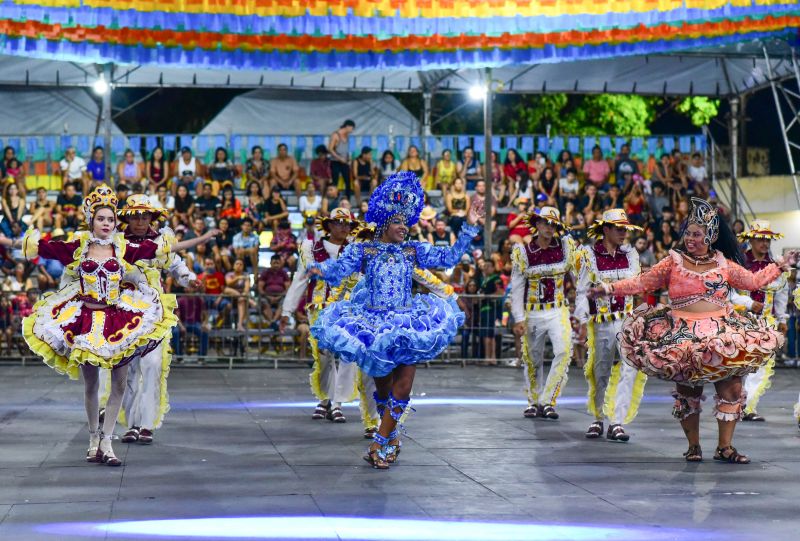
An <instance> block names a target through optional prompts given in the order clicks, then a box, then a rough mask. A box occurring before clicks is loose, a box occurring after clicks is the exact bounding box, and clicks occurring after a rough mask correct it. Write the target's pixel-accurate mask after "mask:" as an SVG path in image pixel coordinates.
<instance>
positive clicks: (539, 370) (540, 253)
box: [511, 207, 580, 419]
mask: <svg viewBox="0 0 800 541" xmlns="http://www.w3.org/2000/svg"><path fill="white" fill-rule="evenodd" d="M527 220H528V223H529V225H530V226H531V230H532V231H533V233H534V237H533V239H532V240H531V242H529V243H528V244H521V243H520V244H516V245H514V248H513V250H512V252H511V263H512V267H511V312H512V315H513V317H514V334H515V335H516V336H518V337H520V338H521V340H522V359H523V361H524V362H525V377H526V383H527V391H528V392H527V394H528V407H527V409H525V411H524V412H523V415H524V416H525V417H529V418H533V417H541V418H543V419H558V413H557V412H556V408H555V406H556V399H557V398H558V395H559V394H560V393H561V389H562V388H563V386H564V385H566V383H567V370H568V369H569V363H570V359H571V358H572V341H571V334H572V328H571V326H570V322H569V307H568V305H567V297H566V294H565V291H564V285H565V278H566V275H567V273H569V272H571V273H572V274H573V277H574V276H575V275H576V274H577V270H578V267H577V265H578V264H579V259H580V258H579V255H578V252H577V250H576V247H575V241H574V240H573V239H572V238H571V237H570V236H569V235H566V234H565V233H566V230H567V228H566V226H565V225H564V224H563V223H562V222H561V214H560V213H559V211H558V209H557V208H554V207H542V208H540V209H536V210H535V211H534V212H533V213H531V214H529V215H528V217H527ZM546 337H549V338H550V343H551V344H552V345H553V363H552V365H551V366H550V372H549V373H548V375H547V380H546V381H545V379H544V345H545V338H546Z"/></svg>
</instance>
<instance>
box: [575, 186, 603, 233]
mask: <svg viewBox="0 0 800 541" xmlns="http://www.w3.org/2000/svg"><path fill="white" fill-rule="evenodd" d="M583 192H584V193H583V196H581V197H579V198H578V205H577V208H578V210H579V211H580V212H582V213H583V217H584V219H585V220H586V223H587V224H590V223H592V222H594V216H595V214H597V213H599V212H602V211H603V201H602V198H601V197H600V196H599V195H598V193H597V186H595V185H594V184H587V185H586V186H584V188H583Z"/></svg>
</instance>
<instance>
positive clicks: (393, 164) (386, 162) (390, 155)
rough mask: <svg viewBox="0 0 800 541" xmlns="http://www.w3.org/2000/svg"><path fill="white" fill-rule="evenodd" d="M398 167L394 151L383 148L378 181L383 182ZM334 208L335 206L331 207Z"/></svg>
mask: <svg viewBox="0 0 800 541" xmlns="http://www.w3.org/2000/svg"><path fill="white" fill-rule="evenodd" d="M399 169H400V163H399V162H398V161H397V159H396V158H395V157H394V152H392V151H391V150H385V151H384V152H383V154H382V155H381V163H380V164H378V183H381V182H383V181H384V180H385V179H386V178H387V177H389V176H390V175H393V174H395V173H396V172H397V171H398V170H399ZM331 208H332V209H335V208H336V207H331Z"/></svg>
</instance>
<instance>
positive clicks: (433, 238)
mask: <svg viewBox="0 0 800 541" xmlns="http://www.w3.org/2000/svg"><path fill="white" fill-rule="evenodd" d="M428 242H430V243H431V244H433V245H434V246H444V247H450V246H452V245H453V244H455V242H456V236H455V235H454V234H453V232H452V231H448V230H447V224H446V223H445V221H444V220H442V219H441V218H439V219H438V220H436V227H435V229H434V230H433V231H432V232H430V233H429V234H428Z"/></svg>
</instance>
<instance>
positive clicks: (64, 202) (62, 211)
mask: <svg viewBox="0 0 800 541" xmlns="http://www.w3.org/2000/svg"><path fill="white" fill-rule="evenodd" d="M82 206H83V198H82V197H81V196H80V195H78V194H76V193H75V184H74V183H72V182H67V183H65V184H64V189H63V191H62V192H61V193H60V194H58V197H57V198H56V216H55V227H56V229H71V230H72V231H75V230H76V229H77V228H78V224H80V223H81V221H82V217H81V216H80V215H79V214H78V210H79V209H80V208H81V207H82Z"/></svg>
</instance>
